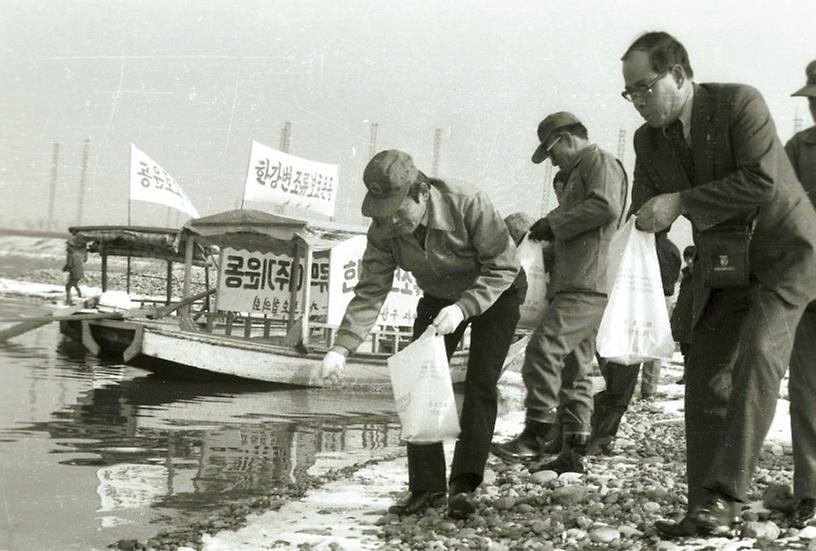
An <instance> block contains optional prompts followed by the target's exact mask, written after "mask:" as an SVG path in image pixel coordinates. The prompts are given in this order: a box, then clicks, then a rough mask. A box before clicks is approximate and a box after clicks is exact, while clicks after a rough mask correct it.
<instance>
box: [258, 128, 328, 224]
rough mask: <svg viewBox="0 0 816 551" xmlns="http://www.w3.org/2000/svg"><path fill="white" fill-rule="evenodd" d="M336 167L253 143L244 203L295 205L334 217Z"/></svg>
mask: <svg viewBox="0 0 816 551" xmlns="http://www.w3.org/2000/svg"><path fill="white" fill-rule="evenodd" d="M336 199H337V165H333V164H327V163H319V162H316V161H310V160H307V159H302V158H300V157H296V156H294V155H289V154H288V153H284V152H282V151H278V150H277V149H273V148H271V147H269V146H266V145H263V144H261V143H258V142H254V141H253V142H252V151H251V153H250V156H249V170H248V171H247V179H246V185H245V187H244V200H248V201H259V202H263V203H271V204H273V205H278V206H287V205H288V206H292V207H298V208H302V209H308V210H311V211H314V212H319V213H320V214H323V215H325V216H330V217H331V216H334V203H335V201H336Z"/></svg>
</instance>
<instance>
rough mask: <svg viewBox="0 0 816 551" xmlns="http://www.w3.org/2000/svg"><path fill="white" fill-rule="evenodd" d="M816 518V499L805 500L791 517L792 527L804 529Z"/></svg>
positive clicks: (800, 502)
mask: <svg viewBox="0 0 816 551" xmlns="http://www.w3.org/2000/svg"><path fill="white" fill-rule="evenodd" d="M814 516H816V499H813V498H805V499H803V500H801V501H799V504H798V505H797V506H796V509H795V510H794V511H793V514H792V515H791V526H793V527H794V528H804V527H805V526H807V524H808V521H810V520H812V519H813V517H814Z"/></svg>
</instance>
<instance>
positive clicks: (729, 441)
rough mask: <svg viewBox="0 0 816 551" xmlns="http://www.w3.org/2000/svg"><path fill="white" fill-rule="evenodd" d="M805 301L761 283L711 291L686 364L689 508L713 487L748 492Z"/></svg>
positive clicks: (738, 495) (738, 496)
mask: <svg viewBox="0 0 816 551" xmlns="http://www.w3.org/2000/svg"><path fill="white" fill-rule="evenodd" d="M804 308H805V305H791V304H789V303H787V302H785V301H784V300H782V299H781V298H780V297H779V295H777V294H776V293H775V292H774V291H772V290H770V289H767V288H765V287H763V286H761V285H759V284H755V285H753V286H752V287H750V288H746V289H727V290H726V289H718V290H714V291H713V292H712V293H711V296H710V298H709V301H708V303H707V305H706V309H705V311H704V313H703V316H702V318H701V319H700V320H699V321H698V322H697V324H696V325H695V327H694V331H693V336H692V345H691V352H690V355H689V361H688V366H687V371H686V389H685V391H686V395H685V420H686V451H687V454H686V468H687V474H688V492H689V493H688V507H689V510H691V509H693V508H694V507H695V506H696V505H699V504H700V502H701V501H702V500H703V499H705V497H706V496H707V494H708V492H710V491H715V492H719V493H722V494H724V495H726V496H729V497H731V498H732V499H735V500H738V501H744V500H745V497H746V493H747V490H748V486H749V485H750V483H751V478H752V477H753V473H754V470H755V468H756V462H757V458H758V457H759V452H760V450H761V447H762V443H763V441H764V439H765V436H766V435H767V433H768V429H769V428H770V425H771V421H772V420H773V416H774V413H775V411H776V401H777V397H778V395H779V385H780V381H781V379H782V377H783V376H784V374H785V371H786V370H787V368H788V361H789V360H790V357H791V351H792V349H793V341H794V336H795V334H796V327H797V325H798V324H799V319H800V318H801V317H802V312H803V311H804Z"/></svg>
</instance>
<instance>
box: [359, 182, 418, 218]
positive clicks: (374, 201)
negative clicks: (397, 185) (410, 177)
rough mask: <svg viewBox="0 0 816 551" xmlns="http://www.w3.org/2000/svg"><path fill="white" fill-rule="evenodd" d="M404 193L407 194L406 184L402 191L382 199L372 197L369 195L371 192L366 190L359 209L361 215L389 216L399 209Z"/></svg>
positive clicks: (372, 216) (371, 216) (370, 216)
mask: <svg viewBox="0 0 816 551" xmlns="http://www.w3.org/2000/svg"><path fill="white" fill-rule="evenodd" d="M406 195H408V189H407V186H406V189H405V191H404V192H403V193H399V194H397V195H393V196H391V197H386V198H383V199H379V198H377V197H374V196H373V195H371V192H368V193H366V196H365V198H364V199H363V206H362V208H361V209H360V210H361V211H362V213H363V216H368V217H369V218H374V217H375V216H391V215H392V214H394V213H395V212H397V211H398V210H399V208H400V205H402V200H403V199H405V196H406Z"/></svg>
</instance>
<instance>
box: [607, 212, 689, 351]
mask: <svg viewBox="0 0 816 551" xmlns="http://www.w3.org/2000/svg"><path fill="white" fill-rule="evenodd" d="M614 239H615V240H618V239H622V240H623V247H622V251H623V252H622V255H621V257H620V263H619V265H618V268H617V273H616V274H615V281H614V283H613V285H612V289H611V291H610V293H609V302H608V303H607V305H606V309H605V310H604V314H603V318H602V319H601V325H600V327H599V328H598V336H597V339H596V343H597V347H598V354H599V355H600V356H601V357H603V358H605V359H607V360H610V361H613V362H615V363H619V364H623V365H632V364H636V363H640V362H643V361H649V360H659V359H670V358H671V355H672V353H673V352H674V339H673V338H672V334H671V326H670V324H669V313H668V311H667V310H666V300H665V298H664V297H663V284H662V283H661V280H660V265H659V263H658V261H657V250H656V249H655V236H654V234H651V233H646V232H643V231H640V230H638V229H637V228H635V218H634V217H633V218H631V219H630V220H629V222H627V223H626V225H625V226H624V227H623V229H622V230H621V231H619V232H618V233H617V234H616V235H615V237H614ZM618 245H619V244H616V243H613V244H612V248H613V249H617V248H618Z"/></svg>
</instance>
